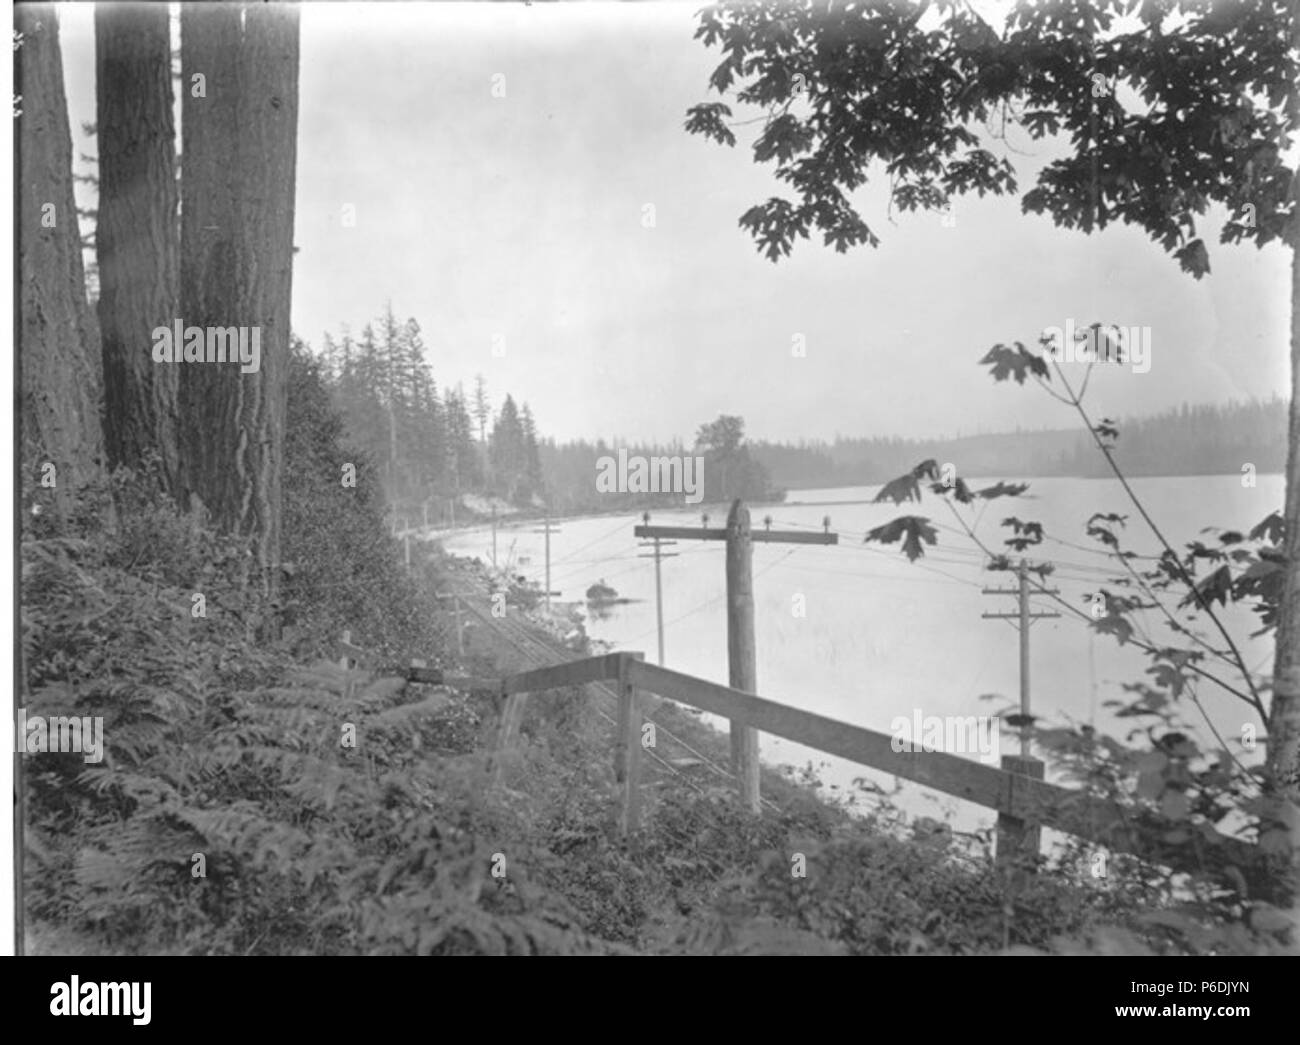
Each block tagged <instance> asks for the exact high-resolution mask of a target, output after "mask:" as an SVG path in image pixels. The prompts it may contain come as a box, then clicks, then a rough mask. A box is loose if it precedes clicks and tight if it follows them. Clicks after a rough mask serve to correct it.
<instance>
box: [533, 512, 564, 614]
mask: <svg viewBox="0 0 1300 1045" xmlns="http://www.w3.org/2000/svg"><path fill="white" fill-rule="evenodd" d="M559 532H560V528H559V527H558V526H552V525H551V505H550V502H549V501H548V502H547V504H546V515H545V522H544V524H543V528H542V529H540V530H534V531H533V533H544V534H546V608H547V609H548V610H549V609H550V608H551V596H552V595H559V594H560V593H559V592H558V591H556V592H553V591H551V534H553V533H559Z"/></svg>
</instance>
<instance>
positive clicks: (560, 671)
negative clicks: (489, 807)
mask: <svg viewBox="0 0 1300 1045" xmlns="http://www.w3.org/2000/svg"><path fill="white" fill-rule="evenodd" d="M591 682H616V683H617V693H618V698H619V699H618V725H617V732H616V753H615V760H614V762H615V769H616V773H617V779H618V782H619V785H620V811H619V823H620V826H621V828H622V829H623V830H624V831H634V830H636V829H637V828H638V827H639V826H640V822H641V796H640V758H641V722H642V718H641V715H642V711H641V703H640V694H641V693H643V692H645V693H653V694H657V695H658V696H660V697H665V698H667V699H670V700H674V701H678V702H679V703H682V704H688V705H690V706H692V707H695V708H699V709H700V710H701V711H707V712H711V713H712V714H715V715H720V716H722V717H724V718H727V719H730V720H731V722H732V723H733V725H736V724H739V725H742V726H745V727H749V728H752V729H754V730H757V731H759V732H763V733H770V734H772V735H773V736H778V737H784V738H785V739H786V740H791V741H794V742H795V743H798V744H803V745H804V746H805V747H810V748H814V749H816V750H818V751H824V752H826V753H827V754H831V755H838V756H839V757H840V758H844V759H848V760H849V761H851V762H857V763H859V764H861V765H864V766H869V767H871V768H872V769H877V770H880V771H882V772H886V773H892V774H894V775H895V776H900V777H903V778H904V779H906V780H911V781H915V782H916V783H918V784H923V785H925V786H926V787H930V788H934V789H935V790H937V791H942V792H944V793H945V794H949V795H954V796H955V797H957V798H961V799H964V800H965V801H967V802H974V803H976V804H977V805H981V806H984V807H986V808H988V809H993V810H996V811H997V814H998V821H997V842H996V844H997V850H996V852H997V859H998V861H999V863H1003V864H1007V863H1013V862H1016V858H1017V857H1019V856H1023V855H1026V854H1036V853H1037V852H1038V850H1039V845H1040V833H1041V829H1042V828H1043V827H1049V828H1054V829H1056V830H1058V831H1062V832H1065V833H1067V834H1071V835H1074V836H1076V837H1079V838H1082V839H1085V840H1087V841H1089V842H1092V843H1094V844H1096V845H1098V846H1103V847H1105V848H1106V849H1108V850H1111V851H1112V852H1118V853H1129V854H1132V855H1134V856H1138V857H1140V858H1142V859H1144V860H1147V861H1150V862H1152V863H1156V864H1161V865H1163V866H1166V867H1170V868H1172V869H1174V870H1176V871H1182V872H1186V873H1188V874H1193V875H1198V876H1207V877H1211V878H1214V879H1218V880H1226V881H1233V880H1235V877H1236V874H1235V873H1239V874H1240V875H1241V876H1242V877H1243V878H1245V879H1246V881H1247V882H1248V883H1254V884H1260V883H1262V882H1264V881H1265V879H1264V878H1262V877H1261V872H1262V871H1263V864H1264V860H1263V858H1262V856H1261V854H1260V852H1259V850H1258V848H1257V847H1256V846H1254V845H1251V844H1249V843H1246V842H1242V841H1241V840H1239V839H1235V838H1231V837H1229V836H1227V835H1224V834H1221V833H1220V832H1218V831H1216V830H1214V828H1213V827H1211V826H1210V825H1209V824H1199V825H1191V824H1188V825H1186V828H1185V831H1186V833H1187V834H1188V836H1189V837H1187V838H1183V839H1170V838H1168V837H1167V836H1168V835H1169V833H1170V831H1171V829H1172V828H1173V827H1174V826H1175V825H1172V824H1171V823H1170V822H1169V821H1167V820H1160V819H1158V818H1156V817H1155V816H1154V815H1153V814H1152V815H1149V816H1147V815H1135V814H1134V812H1133V811H1132V810H1129V809H1125V808H1124V807H1122V806H1120V805H1118V804H1116V803H1114V802H1111V801H1107V800H1105V799H1101V798H1097V797H1096V796H1093V795H1089V794H1087V793H1085V792H1082V791H1077V790H1073V789H1070V788H1065V787H1061V786H1059V785H1057V784H1050V783H1047V782H1046V781H1044V780H1043V779H1042V776H1043V763H1042V762H1040V761H1039V760H1037V759H1030V758H1021V757H1017V756H1004V757H1003V759H1002V768H1000V769H999V768H995V767H993V766H988V765H984V764H982V763H980V762H975V761H971V760H969V759H965V758H960V757H958V756H956V755H952V754H948V753H947V752H942V751H933V750H912V751H895V750H894V746H893V742H892V738H891V737H890V736H889V735H888V734H885V733H878V732H876V731H874V730H870V729H864V728H863V727H861V726H853V725H849V724H848V723H845V722H839V721H836V720H835V719H831V718H827V717H825V716H823V715H818V714H815V713H813V712H810V711H803V710H800V709H799V708H794V707H790V706H789V705H786V704H780V703H777V702H776V701H772V700H766V699H764V698H763V697H759V696H755V695H754V694H752V693H745V692H743V691H741V690H737V689H732V688H731V687H729V686H723V685H719V684H718V683H716V682H708V681H705V680H704V679H700V678H696V677H695V676H693V675H686V674H683V673H681V672H678V671H672V670H670V669H668V668H662V667H658V666H656V665H653V664H647V663H645V660H644V655H643V654H641V653H610V654H606V655H604V656H599V657H589V658H586V659H583V660H575V661H570V662H569V663H567V664H559V665H556V666H554V667H546V668H538V669H535V670H532V671H525V672H521V673H519V674H515V675H511V676H509V677H507V678H504V679H501V680H500V681H499V682H497V683H495V684H493V688H495V689H497V691H498V692H499V693H500V694H501V695H502V696H503V697H505V698H506V702H505V716H504V721H503V726H502V731H501V739H500V743H501V745H502V746H509V745H510V744H511V743H513V739H514V736H515V735H516V733H517V729H518V721H519V719H520V718H521V716H522V709H523V701H524V699H525V697H526V694H528V693H530V692H539V691H542V690H549V689H558V688H563V687H568V686H579V685H584V684H586V683H591ZM1230 868H1231V869H1234V871H1235V873H1233V872H1230V871H1229V869H1230ZM1260 888H1261V889H1262V888H1263V886H1262V885H1260ZM1254 891H1255V889H1254V888H1252V892H1254Z"/></svg>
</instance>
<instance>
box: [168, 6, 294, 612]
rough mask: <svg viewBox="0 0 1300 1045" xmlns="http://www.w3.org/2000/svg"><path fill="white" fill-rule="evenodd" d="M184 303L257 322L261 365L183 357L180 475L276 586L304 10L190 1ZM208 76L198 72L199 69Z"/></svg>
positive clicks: (190, 315) (203, 320) (235, 320)
mask: <svg viewBox="0 0 1300 1045" xmlns="http://www.w3.org/2000/svg"><path fill="white" fill-rule="evenodd" d="M181 61H182V79H181V83H182V88H181V89H182V91H183V92H184V93H183V95H182V106H183V108H182V120H181V126H182V139H183V140H182V151H181V155H182V162H183V164H184V178H183V179H182V185H181V193H182V205H181V265H180V288H181V299H180V301H181V309H180V313H179V315H180V316H181V317H182V318H183V320H184V324H185V326H186V327H194V326H197V327H203V328H209V327H223V328H224V327H242V328H246V330H248V331H249V332H250V333H249V336H250V339H251V331H252V329H253V328H257V331H258V335H259V337H260V346H261V356H260V365H259V368H258V369H257V370H256V371H254V372H244V369H243V368H242V367H241V366H240V365H239V364H237V363H236V364H231V363H181V364H177V369H178V370H179V373H180V388H179V393H180V394H179V400H178V402H179V416H180V420H181V425H182V436H181V442H180V445H181V486H182V493H183V495H184V497H185V498H187V499H189V500H190V501H191V502H193V501H194V500H197V501H198V502H200V503H201V504H202V506H203V507H204V508H206V510H207V512H208V514H209V518H210V520H211V521H212V522H213V523H214V524H215V525H216V526H217V527H218V528H220V529H222V530H225V531H227V532H231V533H238V534H245V535H250V536H252V537H253V538H254V539H255V543H256V547H257V565H258V567H259V569H260V580H261V589H262V592H263V594H264V595H265V596H266V597H267V599H268V601H269V602H270V603H273V602H274V600H275V598H276V595H277V591H278V578H279V566H280V518H281V512H280V497H281V492H280V491H281V468H282V461H283V447H284V423H285V421H284V419H285V408H286V399H285V397H286V389H287V374H288V362H289V303H290V292H291V286H292V284H291V274H292V265H293V213H294V168H295V161H296V158H297V127H298V11H297V8H296V5H292V4H250V5H234V4H230V5H227V4H213V5H206V4H185V5H183V7H182V9H181ZM198 77H202V79H201V80H199V79H197V78H198Z"/></svg>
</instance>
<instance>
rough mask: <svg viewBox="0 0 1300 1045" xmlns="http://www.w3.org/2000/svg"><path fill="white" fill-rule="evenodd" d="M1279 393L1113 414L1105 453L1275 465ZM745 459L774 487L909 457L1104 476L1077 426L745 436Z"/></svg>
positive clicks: (831, 481) (987, 470) (1154, 471)
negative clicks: (774, 438)
mask: <svg viewBox="0 0 1300 1045" xmlns="http://www.w3.org/2000/svg"><path fill="white" fill-rule="evenodd" d="M1286 423H1287V422H1286V401H1285V400H1283V399H1280V398H1276V399H1273V400H1270V401H1267V402H1259V401H1252V402H1248V403H1229V404H1227V405H1225V406H1210V405H1203V406H1188V405H1187V404H1183V406H1181V407H1179V408H1178V409H1176V410H1170V411H1168V412H1166V413H1163V414H1158V415H1156V416H1153V417H1148V418H1143V419H1138V420H1126V421H1121V422H1120V423H1119V425H1118V426H1117V427H1118V428H1119V439H1118V441H1117V442H1116V443H1115V450H1114V452H1115V457H1116V459H1117V461H1118V463H1119V466H1120V468H1121V469H1123V471H1124V473H1125V474H1126V475H1130V476H1138V475H1206V474H1220V473H1233V474H1239V473H1240V472H1241V470H1242V466H1243V465H1246V464H1252V465H1254V466H1255V470H1256V472H1261V473H1264V472H1281V471H1282V469H1283V466H1284V465H1285V458H1286V445H1287V441H1286ZM750 448H751V452H752V454H753V456H754V459H755V460H756V461H758V463H759V464H761V465H762V466H763V467H764V468H765V469H766V470H767V472H768V474H769V475H770V476H771V479H772V482H773V483H774V484H775V485H777V486H781V487H787V488H793V489H800V488H803V489H808V488H811V487H821V486H858V485H865V484H869V483H879V482H884V481H886V480H888V479H892V478H893V477H894V476H896V475H900V474H901V473H903V472H905V471H907V470H908V469H910V468H912V467H913V466H914V465H916V464H917V463H918V462H919V461H923V460H926V459H927V458H934V459H935V460H936V461H939V462H941V463H942V462H947V461H951V462H952V463H953V464H955V465H956V466H957V468H958V469H959V470H960V471H961V472H962V473H964V474H967V475H996V476H999V477H1005V478H1020V477H1034V476H1049V475H1057V476H1079V477H1082V478H1096V477H1099V476H1105V475H1109V474H1111V473H1110V469H1109V467H1108V466H1107V464H1106V461H1105V459H1104V458H1103V457H1102V456H1101V454H1100V453H1098V452H1097V449H1096V446H1095V445H1094V444H1093V441H1092V439H1091V437H1090V436H1089V435H1088V433H1087V432H1085V431H1083V430H1081V429H1059V430H1055V429H1054V430H1044V431H1016V432H1000V433H996V434H988V435H970V436H960V437H957V438H952V439H898V438H886V437H875V438H838V439H836V440H835V441H834V442H809V443H801V444H798V445H791V444H786V443H770V442H762V441H755V442H752V443H751V444H750Z"/></svg>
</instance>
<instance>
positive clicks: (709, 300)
mask: <svg viewBox="0 0 1300 1045" xmlns="http://www.w3.org/2000/svg"><path fill="white" fill-rule="evenodd" d="M698 7H699V4H698V3H691V4H676V3H672V4H670V3H656V4H636V5H615V4H558V5H551V4H539V5H532V6H524V5H523V4H485V5H460V4H454V5H453V4H430V5H422V4H415V3H400V4H375V3H367V4H362V5H353V4H320V5H310V4H309V5H306V6H305V7H304V10H303V14H302V69H301V89H300V99H299V140H298V187H297V228H296V233H295V242H296V244H297V246H298V247H299V248H300V253H299V254H298V255H297V257H296V259H295V268H294V277H293V298H294V300H293V324H294V328H295V330H296V331H297V332H298V334H299V335H300V336H302V337H304V338H305V339H306V340H307V341H309V342H310V343H311V344H312V345H313V346H314V347H319V345H320V342H321V336H322V333H323V332H324V331H326V330H328V331H331V332H335V333H337V332H338V331H339V330H340V329H341V328H342V326H343V325H344V324H347V325H350V326H351V328H352V330H353V331H354V332H357V331H359V330H360V328H361V327H362V326H363V325H364V323H365V322H366V321H367V320H368V319H371V318H373V317H374V316H375V315H377V314H378V313H379V312H380V311H381V310H382V308H383V306H384V304H385V302H386V301H389V300H391V301H392V304H393V309H394V311H395V312H396V313H397V314H398V317H399V318H403V319H404V318H406V317H408V316H414V317H415V318H416V319H417V320H418V321H419V323H420V325H421V327H422V328H423V332H424V340H425V344H426V346H427V348H428V352H429V361H430V363H431V365H432V367H433V370H434V376H435V379H436V380H437V381H438V382H439V383H440V384H447V383H451V384H454V383H455V382H457V381H463V382H465V383H466V385H467V386H468V385H470V384H472V381H473V377H474V374H475V373H478V372H482V373H483V374H484V375H485V377H486V378H487V382H488V387H489V391H490V392H491V393H492V395H493V399H494V401H499V398H500V397H501V396H502V395H503V394H504V393H505V392H507V391H508V392H510V393H512V394H513V395H514V396H515V398H516V399H517V400H524V401H527V402H528V403H530V404H531V406H532V408H533V411H534V413H535V415H536V417H537V419H538V424H539V427H540V429H541V430H542V432H543V433H544V434H550V435H555V436H557V437H559V438H561V439H564V438H571V437H587V438H594V437H597V436H604V437H606V438H610V437H616V436H623V437H627V438H635V439H655V440H668V439H670V438H674V437H681V438H683V439H686V440H687V441H689V439H690V438H691V436H692V435H693V434H694V432H695V430H696V428H697V427H698V426H699V425H700V424H701V423H702V422H704V421H707V420H711V419H712V418H714V417H716V416H717V415H718V414H719V413H731V414H740V415H742V416H743V417H744V418H745V421H746V428H747V432H748V434H749V435H750V436H751V438H770V439H798V438H801V437H803V438H831V437H834V436H835V435H836V434H837V433H838V434H845V435H877V434H894V435H911V436H920V435H937V434H955V433H958V432H960V433H971V432H975V431H1001V430H1008V429H1014V428H1015V427H1016V426H1017V425H1019V426H1022V427H1026V428H1041V427H1064V426H1067V425H1069V424H1070V423H1071V420H1072V418H1071V417H1070V416H1069V415H1068V413H1067V412H1066V408H1064V407H1063V406H1061V405H1060V404H1059V403H1056V402H1054V401H1052V400H1051V399H1050V398H1048V397H1047V396H1046V395H1044V394H1043V393H1041V392H1040V391H1037V390H1035V389H1025V388H1017V387H1014V386H1012V387H1008V386H1007V385H1005V384H1002V385H996V386H995V385H994V384H993V383H992V381H991V380H990V379H988V378H987V377H986V376H985V371H984V370H983V369H982V368H979V367H977V366H976V360H977V359H978V358H979V356H980V355H982V354H983V353H984V352H985V351H986V350H987V349H988V348H989V346H990V345H992V344H994V343H995V342H998V341H1011V340H1017V339H1018V340H1021V341H1025V342H1033V341H1034V340H1036V338H1037V336H1038V333H1039V332H1040V331H1041V330H1042V329H1043V328H1044V327H1047V326H1064V325H1065V322H1066V320H1067V318H1072V319H1074V320H1075V321H1076V322H1080V323H1086V322H1089V321H1091V320H1093V319H1099V320H1104V321H1107V322H1113V323H1118V324H1121V325H1124V326H1146V327H1150V329H1151V351H1152V366H1151V369H1150V371H1149V372H1148V373H1145V374H1134V373H1131V372H1130V371H1128V370H1125V369H1122V368H1118V367H1114V368H1110V370H1109V371H1108V373H1107V374H1106V375H1105V376H1104V377H1103V378H1101V379H1094V381H1093V384H1092V388H1091V389H1090V392H1089V398H1090V401H1091V402H1092V405H1093V408H1094V413H1095V415H1097V416H1101V415H1109V416H1127V415H1132V414H1148V413H1152V412H1155V411H1158V410H1161V409H1163V408H1166V407H1169V406H1172V405H1177V404H1179V403H1182V402H1184V401H1188V402H1222V401H1225V400H1228V399H1231V398H1246V397H1253V396H1259V397H1269V396H1272V395H1274V394H1275V393H1277V394H1284V393H1285V391H1286V388H1287V382H1286V376H1287V369H1286V358H1287V343H1288V341H1287V339H1288V321H1289V314H1290V313H1289V307H1290V297H1289V289H1290V288H1289V275H1290V273H1289V258H1288V256H1287V255H1286V253H1285V252H1284V251H1283V250H1282V249H1281V248H1280V247H1278V246H1276V245H1274V246H1270V247H1269V248H1267V249H1266V250H1264V251H1262V252H1261V251H1257V250H1256V249H1255V248H1254V247H1251V246H1237V247H1218V246H1215V245H1213V242H1214V241H1215V240H1217V237H1218V229H1219V226H1220V224H1221V223H1222V220H1223V214H1222V213H1221V212H1218V211H1211V212H1210V214H1209V215H1208V219H1207V221H1206V224H1205V226H1204V228H1203V230H1202V232H1203V235H1204V237H1205V239H1206V240H1207V242H1210V243H1211V244H1212V245H1211V248H1210V260H1211V265H1212V268H1213V271H1212V273H1211V275H1210V276H1208V277H1206V278H1205V279H1204V280H1202V281H1200V282H1199V283H1198V282H1196V281H1194V280H1193V279H1191V277H1189V276H1186V275H1184V274H1183V273H1182V272H1181V271H1180V270H1179V268H1178V266H1177V263H1176V262H1175V261H1173V260H1172V259H1171V258H1170V257H1169V256H1168V255H1166V254H1165V253H1164V252H1163V251H1161V250H1160V249H1159V248H1158V247H1156V246H1154V245H1152V244H1150V243H1149V242H1148V241H1147V240H1146V239H1145V237H1144V236H1143V235H1142V234H1141V233H1139V232H1137V231H1135V230H1131V229H1123V228H1116V229H1111V230H1107V231H1106V232H1104V233H1102V234H1100V235H1096V236H1092V237H1087V236H1084V235H1082V234H1081V233H1067V232H1061V231H1058V230H1057V229H1056V228H1055V227H1054V226H1053V225H1052V223H1051V221H1050V219H1048V218H1046V217H1043V216H1038V215H1029V216H1022V215H1021V214H1020V208H1019V202H1018V200H1017V199H1014V198H1011V199H984V200H980V199H978V198H974V197H972V198H970V199H961V200H958V201H957V203H956V207H955V215H954V216H955V219H956V222H955V227H952V228H948V227H944V225H943V222H942V221H941V218H940V216H939V215H937V214H922V215H897V214H896V215H895V216H894V220H893V223H891V222H890V220H889V219H888V217H887V200H886V196H885V193H884V192H883V191H882V183H881V178H880V176H879V172H876V174H875V176H873V177H871V179H870V181H869V183H868V185H867V187H866V188H865V189H863V190H862V192H861V193H860V194H859V196H858V200H859V202H860V205H861V211H862V214H863V216H864V218H865V219H866V221H867V222H868V224H869V225H871V226H872V228H873V229H874V230H875V231H876V233H877V234H878V235H879V236H880V237H881V240H882V243H881V246H880V247H879V248H878V249H872V248H870V247H859V248H856V249H854V250H853V251H851V252H850V253H849V254H836V253H835V252H834V250H833V249H831V248H827V247H824V246H822V245H821V244H820V243H819V242H817V241H816V240H815V239H810V240H808V241H803V242H801V243H800V244H799V245H798V246H796V248H795V250H794V253H793V254H792V256H791V257H789V258H787V259H786V260H784V261H782V262H780V263H778V264H776V265H774V264H772V263H771V262H769V261H767V260H766V259H764V258H763V257H761V256H760V255H759V254H758V253H757V252H756V250H755V249H754V245H753V242H752V240H751V239H750V237H749V235H748V233H746V232H744V231H743V230H741V229H740V228H739V227H738V226H737V219H738V218H739V216H740V215H741V214H742V213H743V212H744V211H745V210H746V209H747V208H748V207H749V206H751V205H752V204H755V203H758V202H760V201H762V200H764V199H766V198H767V197H768V196H770V195H784V194H785V193H784V192H783V186H782V185H781V184H780V183H778V182H776V180H775V179H774V178H773V176H772V172H771V168H770V167H767V166H764V167H760V166H757V165H755V164H754V162H753V159H752V153H751V152H750V151H749V148H748V146H749V144H750V143H752V141H753V140H754V138H755V136H756V135H757V132H758V128H757V127H755V126H750V127H741V128H738V129H737V135H738V138H739V144H738V145H737V147H736V148H734V149H726V148H723V147H721V146H718V145H715V144H713V143H711V142H708V141H705V140H703V139H701V138H697V137H693V136H689V135H687V134H686V132H685V131H684V130H683V128H682V124H683V120H684V116H685V112H686V110H687V108H688V107H689V106H690V105H692V104H695V103H696V102H700V101H706V100H712V98H714V97H716V96H713V95H711V94H710V93H709V92H708V91H707V90H706V86H707V80H708V76H709V74H710V72H711V71H712V69H713V67H714V66H715V65H716V64H717V61H718V52H717V51H716V50H708V49H706V48H704V47H703V45H702V44H700V43H699V42H698V41H695V40H693V39H692V35H693V31H694V26H695V11H696V10H698ZM61 21H62V27H63V28H62V32H63V43H64V62H65V70H66V75H67V82H68V93H69V104H70V107H71V110H72V113H71V115H72V126H73V129H74V135H75V137H76V138H77V145H78V147H79V148H83V146H82V143H83V142H84V140H85V139H84V138H82V136H81V135H80V132H79V131H78V130H77V128H78V127H79V125H80V123H81V122H82V121H83V120H84V121H87V122H90V121H93V119H94V49H93V24H92V22H93V19H92V16H91V11H90V9H89V6H88V5H87V6H84V7H74V8H69V7H68V6H63V7H62V8H61ZM502 78H504V79H503V80H502ZM502 84H504V95H505V96H504V97H496V96H494V93H493V88H494V85H495V86H497V93H498V94H499V93H500V86H501V85H502ZM738 115H740V114H738ZM1018 147H1019V148H1021V149H1022V150H1028V151H1029V152H1030V153H1031V155H1030V156H1028V157H1021V156H1013V159H1014V160H1015V162H1016V163H1017V164H1018V165H1019V169H1020V172H1021V177H1020V182H1021V188H1022V190H1023V189H1025V188H1027V187H1029V185H1030V183H1031V175H1032V171H1033V169H1034V167H1035V165H1037V164H1041V163H1042V162H1043V159H1044V157H1046V156H1047V155H1048V152H1047V149H1046V147H1045V146H1042V145H1036V144H1033V143H1031V142H1029V141H1028V139H1027V138H1024V137H1023V136H1022V138H1021V139H1020V140H1019V142H1018ZM995 148H999V149H1000V148H1001V146H1000V145H998V146H995ZM86 151H90V150H89V149H87V150H86ZM347 204H351V205H352V206H354V207H355V209H356V227H355V228H345V227H343V226H342V223H341V221H340V215H341V210H342V208H343V207H344V205H347ZM647 204H649V205H652V206H653V218H654V224H653V227H650V228H647V227H645V216H646V214H647V210H646V205H647ZM796 335H802V336H803V338H804V341H805V344H806V353H807V354H806V356H805V357H804V358H797V357H794V356H793V355H792V353H791V346H792V343H793V340H794V338H795V337H796ZM494 337H504V345H505V355H504V357H503V358H497V357H494V356H493V353H492V348H493V339H494Z"/></svg>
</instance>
